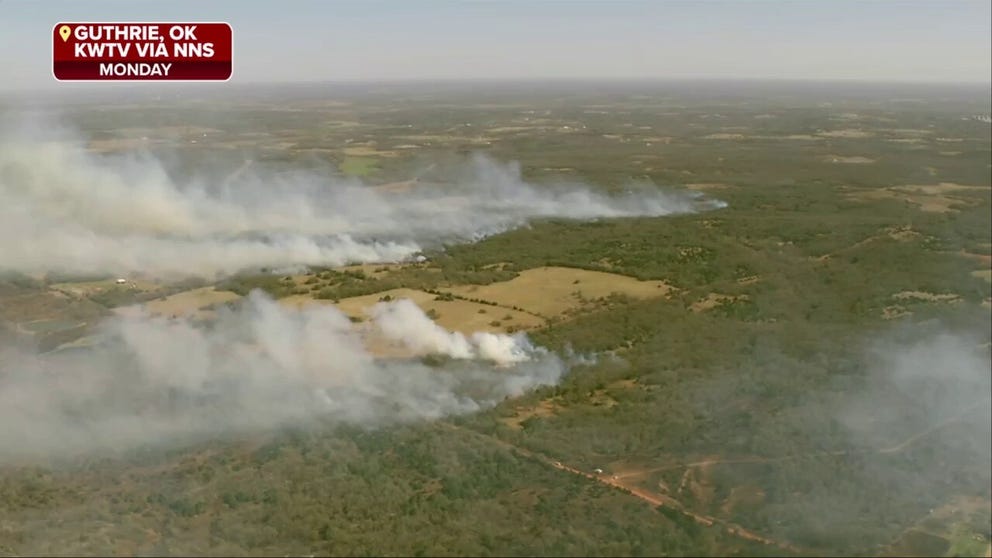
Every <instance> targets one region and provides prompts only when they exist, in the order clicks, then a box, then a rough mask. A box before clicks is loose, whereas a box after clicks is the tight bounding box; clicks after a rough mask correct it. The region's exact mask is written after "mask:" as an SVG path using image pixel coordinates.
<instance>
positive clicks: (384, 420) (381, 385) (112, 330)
mask: <svg viewBox="0 0 992 558" xmlns="http://www.w3.org/2000/svg"><path fill="white" fill-rule="evenodd" d="M375 316H376V317H375V322H374V326H373V327H374V328H376V329H379V330H381V331H382V332H384V333H386V335H387V336H389V337H391V338H396V339H402V340H404V341H405V342H407V344H408V345H410V346H411V347H412V348H414V349H415V350H417V352H419V353H440V354H445V355H449V356H451V357H454V358H455V359H459V360H458V361H457V362H453V363H452V364H451V365H450V366H448V365H446V366H440V367H431V366H427V365H425V364H422V363H421V362H419V361H417V360H413V359H407V360H399V359H389V360H386V359H378V358H376V357H375V356H374V355H373V354H372V353H370V352H369V351H368V350H367V349H366V347H365V344H364V342H363V339H362V336H361V333H360V332H359V330H357V329H356V328H355V327H354V325H353V324H352V323H351V322H350V321H349V319H348V318H347V317H346V316H345V315H344V314H342V313H341V312H339V311H338V310H337V309H335V308H334V307H331V306H324V305H315V306H314V307H308V308H304V309H302V310H295V309H288V308H286V307H284V306H281V305H279V304H278V303H276V302H274V301H273V300H271V299H269V298H268V297H267V296H266V295H264V294H262V293H261V292H253V293H252V294H251V295H250V296H249V297H248V298H247V300H246V303H245V304H244V305H242V306H241V307H240V308H238V309H235V310H225V311H223V312H222V313H221V315H220V316H219V318H218V320H217V321H216V322H215V323H213V324H211V325H210V326H209V327H207V328H203V327H196V326H194V325H192V324H191V323H189V322H188V321H184V320H166V319H162V318H153V317H149V316H147V315H135V316H128V317H119V318H115V319H112V320H110V321H108V322H106V323H105V324H104V325H103V331H102V335H103V336H104V337H105V339H104V342H102V343H100V344H99V345H98V346H95V347H92V348H87V349H74V350H68V351H58V352H56V353H52V354H48V355H43V356H38V355H31V354H26V353H23V352H13V351H7V352H5V353H0V424H3V425H4V427H3V428H2V429H0V460H2V459H8V458H24V457H32V456H39V455H43V456H70V455H75V454H86V453H91V452H104V451H116V450H126V449H128V448H134V447H138V446H147V445H158V444H162V443H169V442H182V441H192V440H195V439H197V438H203V437H206V436H215V435H219V434H225V433H227V434H229V433H237V432H244V431H254V430H260V429H269V428H273V427H279V426H282V425H291V424H296V423H300V422H302V421H307V420H315V419H321V420H327V421H330V422H334V423H338V424H353V425H363V426H384V425H389V424H395V423H399V422H408V421H415V420H430V419H437V418H440V417H444V416H448V415H456V414H463V413H469V412H473V411H477V410H480V409H484V408H487V407H491V406H493V405H495V404H496V403H498V402H500V401H502V400H503V399H505V398H506V397H513V396H518V395H521V394H522V393H524V392H525V391H527V390H530V389H534V388H535V387H538V386H542V385H551V384H555V383H557V382H558V380H559V379H560V378H561V376H562V374H564V373H565V371H566V364H565V363H564V362H563V361H562V360H561V359H559V358H558V357H557V356H555V355H554V354H551V353H550V352H548V351H546V350H543V349H539V348H535V347H533V346H532V345H531V344H530V343H529V342H528V341H527V339H526V337H524V336H522V335H518V336H514V337H511V336H507V335H495V334H485V335H478V336H471V337H470V339H466V338H465V337H463V336H461V335H460V334H457V333H451V332H447V331H445V330H443V329H442V328H440V327H438V326H437V325H435V324H434V323H433V322H431V321H430V319H429V318H427V317H426V316H424V315H423V313H422V312H421V311H420V309H419V308H418V307H417V306H416V305H414V304H413V303H412V302H410V301H408V300H400V301H396V302H392V303H386V304H382V305H380V306H378V307H377V308H376V314H375ZM494 363H498V364H499V365H500V366H494Z"/></svg>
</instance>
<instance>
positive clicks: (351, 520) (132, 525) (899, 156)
mask: <svg viewBox="0 0 992 558" xmlns="http://www.w3.org/2000/svg"><path fill="white" fill-rule="evenodd" d="M404 87H405V88H400V87H399V86H395V87H394V86H390V87H386V86H382V87H372V86H359V85H353V86H345V85H338V86H333V87H331V86H319V87H318V86H316V85H313V86H300V87H298V88H287V89H279V90H275V89H274V90H272V91H266V90H264V89H258V90H252V91H251V92H250V94H249V93H248V92H245V93H243V94H241V95H240V96H239V95H233V94H232V95H227V94H225V96H224V97H223V98H217V97H212V96H211V94H209V93H207V92H200V93H195V94H191V95H190V96H189V98H188V99H185V100H182V101H180V100H171V99H165V100H161V99H160V100H147V101H140V100H135V101H133V102H132V103H130V104H121V103H110V102H98V101H94V102H93V103H90V104H84V103H80V104H76V105H72V106H69V107H68V108H67V109H66V110H65V118H66V120H67V121H70V122H72V123H73V124H74V125H76V126H78V127H79V129H80V130H82V131H83V132H84V133H85V134H87V136H88V137H89V138H91V139H90V140H89V144H88V145H89V148H90V149H91V150H92V151H93V152H94V153H99V154H106V153H119V152H124V151H126V150H128V149H134V148H140V149H143V150H147V152H148V153H149V154H153V155H155V156H160V157H162V158H163V160H168V161H175V160H178V161H181V162H182V164H180V165H175V166H174V167H173V166H170V167H169V168H168V172H169V173H171V174H173V175H176V176H179V177H184V176H191V177H197V178H201V177H203V176H207V177H214V176H216V177H219V178H218V180H221V181H224V180H227V181H228V182H232V183H233V181H232V180H231V179H230V177H231V176H251V175H252V173H253V172H255V170H256V168H257V166H267V168H274V169H277V170H280V169H289V168H292V169H297V168H304V169H308V170H310V171H313V172H314V173H315V174H316V175H318V176H325V175H326V176H339V175H348V176H349V177H350V178H349V180H357V179H358V178H361V179H362V180H364V181H365V184H366V185H367V186H368V187H369V190H370V191H372V192H376V193H377V194H382V195H393V194H396V195H402V194H408V193H410V192H414V191H418V190H421V189H423V190H425V191H428V192H429V191H430V189H431V188H432V187H433V185H435V184H438V183H441V182H443V181H444V180H457V179H458V177H459V176H461V175H458V174H457V172H455V171H449V170H446V169H449V168H460V167H458V163H459V162H460V161H462V160H463V159H464V157H465V156H466V155H469V154H471V153H476V152H482V153H486V154H488V155H490V156H492V157H493V158H495V159H497V160H500V161H519V163H520V166H521V173H522V176H523V178H524V179H526V180H527V181H529V182H531V183H533V184H535V185H537V186H536V187H538V188H545V187H547V188H552V187H553V185H555V184H557V183H559V182H562V181H564V182H569V181H578V182H582V183H586V184H590V185H591V187H592V188H593V189H594V190H595V191H603V192H609V193H620V192H623V191H625V190H627V189H629V188H632V184H634V185H637V184H648V185H649V186H650V187H651V188H654V187H664V188H667V189H668V191H672V192H681V193H685V192H699V193H702V194H704V195H706V196H709V197H713V198H717V199H720V200H722V201H725V202H726V203H727V207H725V208H721V209H714V210H710V211H705V212H698V213H685V214H678V215H671V216H663V217H630V218H619V217H618V218H598V219H588V220H586V219H566V218H534V219H532V220H531V221H529V222H528V223H527V225H526V226H521V227H516V228H511V229H510V230H506V231H505V232H502V233H500V234H495V235H492V236H488V237H486V238H482V239H479V240H478V241H475V242H450V243H444V244H443V245H431V246H426V247H425V248H424V250H423V254H424V256H425V257H424V258H422V260H416V261H411V262H406V263H365V264H355V265H343V266H342V265H333V266H330V265H329V266H327V267H321V266H314V267H312V268H311V269H304V270H300V269H295V268H294V269H290V270H280V271H279V272H278V273H271V272H268V271H264V272H263V271H260V270H257V269H246V270H245V271H243V272H241V273H238V274H235V275H233V276H231V277H225V278H221V279H218V280H204V279H200V280H179V279H175V280H169V281H166V280H157V279H154V278H140V277H138V276H137V275H136V276H135V277H134V278H133V279H132V278H130V277H128V279H129V281H128V283H127V284H125V285H117V284H116V282H115V281H114V279H113V278H94V277H76V278H71V277H62V276H54V275H52V276H48V277H46V276H43V275H39V276H38V277H28V276H25V275H22V274H18V273H14V272H10V273H7V272H5V273H4V275H3V276H0V344H14V345H19V344H21V343H23V344H24V346H26V347H34V346H37V347H39V348H40V349H42V350H44V351H48V350H51V349H54V348H56V347H62V349H63V351H61V352H63V353H64V350H66V349H71V350H73V351H79V350H86V347H87V346H88V343H90V342H91V339H93V337H92V336H93V335H94V333H95V331H96V330H95V329H94V326H95V325H96V324H99V323H100V321H101V320H103V319H105V318H106V317H107V316H109V315H112V314H113V313H114V312H115V311H116V312H129V311H133V310H134V309H135V308H137V307H138V305H143V306H144V307H145V308H146V309H147V310H148V311H150V312H152V313H153V314H155V315H159V316H163V317H167V318H171V317H172V316H176V317H177V318H183V317H191V318H195V319H196V320H195V321H197V323H199V321H200V320H202V321H205V322H206V323H205V324H203V325H202V327H204V328H208V329H209V328H210V327H213V325H212V324H213V322H212V321H211V320H212V319H213V318H214V317H215V315H216V310H217V309H218V308H219V307H221V306H231V307H232V308H236V307H238V306H239V305H242V304H244V300H245V297H246V296H247V295H248V294H249V293H250V292H251V290H252V289H260V290H262V291H265V292H267V293H269V294H270V295H271V296H272V297H273V298H275V299H276V300H277V301H278V303H279V304H280V305H281V306H282V307H283V308H302V307H306V306H310V305H329V306H334V307H336V308H338V309H339V310H340V311H341V312H343V313H344V314H345V315H346V316H347V317H349V318H350V319H351V321H352V322H353V326H354V328H355V330H356V331H358V332H360V333H361V334H362V335H363V336H364V337H363V339H364V341H365V342H366V343H367V344H369V345H371V346H372V351H371V352H372V354H374V355H375V356H377V357H393V358H402V359H409V358H411V357H417V358H423V359H424V361H425V362H428V363H430V362H432V361H431V360H430V358H427V357H429V356H430V355H425V354H423V353H418V354H412V353H411V351H409V350H405V349H402V348H399V347H397V346H395V344H390V343H387V342H384V341H383V340H381V339H376V338H375V337H374V335H372V334H370V333H368V331H367V330H366V329H364V328H365V326H366V325H367V323H368V310H369V309H370V308H371V307H373V306H375V305H376V304H378V303H379V302H387V301H390V300H397V299H404V298H405V299H410V300H412V301H413V302H414V303H415V304H416V305H417V306H418V307H419V308H420V309H421V310H423V311H424V312H425V313H426V314H427V315H428V316H429V317H431V318H432V319H433V321H434V322H435V323H436V324H438V325H440V326H441V327H443V328H445V329H447V330H450V331H455V332H460V333H463V334H465V335H469V334H471V333H474V332H491V333H506V332H517V331H523V332H526V333H527V335H528V336H529V339H530V340H531V341H532V342H533V343H534V344H535V345H538V346H541V347H547V348H548V349H549V350H550V351H553V352H555V353H556V354H558V355H561V357H562V358H563V359H572V360H569V362H570V366H571V367H570V369H569V371H568V373H567V374H566V375H565V376H564V377H563V379H562V380H561V381H560V382H559V383H557V384H556V385H549V386H545V387H541V388H538V389H535V390H531V391H527V392H525V393H523V394H520V395H514V396H513V397H507V398H505V399H500V400H499V402H498V404H496V405H495V406H494V407H492V408H488V409H483V410H479V411H477V412H472V413H467V414H462V415H457V416H447V417H444V418H441V419H438V420H433V419H431V420H417V421H411V422H407V423H403V424H398V425H396V424H391V425H388V426H378V425H375V424H369V425H364V424H362V425H351V426H346V425H341V424H337V423H334V422H329V421H324V420H321V419H314V420H311V421H307V422H304V423H302V424H293V425H290V426H280V427H277V428H276V427H273V428H270V429H262V430H259V431H253V430H249V431H247V432H239V433H238V434H237V435H231V436H226V435H225V436H219V435H218V436H216V437H212V438H207V439H203V440H196V441H194V442H191V443H183V444H180V443H176V444H168V443H165V442H162V443H161V444H159V443H157V440H152V441H149V443H148V444H147V445H143V446H140V447H138V448H137V449H134V448H132V449H130V450H128V451H119V452H110V451H108V452H106V453H105V454H101V455H99V456H83V457H76V458H72V459H64V460H59V459H54V458H52V459H39V460H30V459H23V460H10V461H0V554H45V553H53V552H57V553H62V554H111V553H113V554H156V555H165V554H218V555H220V554H280V555H285V554H292V555H296V554H300V555H306V554H335V555H337V554H344V555H357V554H382V555H385V554H414V555H416V554H420V555H441V554H475V555H662V554H664V555H720V556H735V555H746V556H752V555H809V556H818V555H891V554H900V555H947V556H951V555H974V554H976V553H977V554H982V553H985V552H986V551H987V549H988V548H989V537H990V535H992V533H989V524H990V521H992V478H990V473H989V470H990V467H989V465H990V449H989V445H988V438H989V436H988V435H987V434H988V424H989V423H990V420H992V415H990V410H989V401H988V394H989V389H990V384H989V378H988V375H987V370H986V369H984V368H982V366H985V365H987V363H988V359H989V358H990V353H989V350H990V348H989V347H990V345H989V342H990V341H992V339H990V334H989V331H990V330H989V327H990V314H989V301H990V300H992V283H990V280H992V279H990V275H989V273H990V271H989V270H990V266H992V244H990V243H992V223H990V219H989V214H990V209H992V190H990V187H989V186H990V183H992V177H990V172H992V134H990V127H989V125H988V124H987V123H983V122H980V121H977V120H974V119H971V118H969V117H970V115H974V114H984V113H987V111H988V108H987V107H988V103H989V97H988V92H987V91H985V90H981V91H976V90H971V89H954V88H950V89H939V90H930V89H927V88H920V89H919V90H915V89H912V88H911V87H910V86H905V87H904V86H898V87H897V86H892V87H888V86H885V87H883V86H877V87H874V86H867V85H866V86H858V85H837V84H824V85H817V86H816V87H812V86H798V85H793V86H790V85H788V84H777V85H775V84H736V85H734V87H726V88H721V87H720V86H718V85H716V84H713V85H709V84H698V83H695V84H694V83H686V84H679V83H671V84H616V85H602V86H595V87H594V86H588V87H586V86H585V85H582V84H566V85H562V84H531V85H520V84H516V85H512V84H505V85H499V86H497V85H494V86H493V87H491V88H488V87H487V88H479V87H472V86H467V85H465V86H460V85H446V84H435V85H429V84H421V85H409V86H404ZM910 98H912V99H918V100H917V101H912V102H910V101H907V100H906V99H910ZM143 138H147V139H143ZM194 141H195V142H196V143H193V142H194ZM101 156H103V155H101ZM218 161H221V162H225V163H230V164H228V165H227V166H225V167H223V168H222V169H218V168H216V167H215V165H217V164H218ZM246 161H253V162H246ZM277 186H279V184H278V183H277V182H274V183H273V185H272V187H273V188H274V187H277ZM2 263H3V259H2V256H0V265H2ZM132 285H133V286H132ZM197 327H200V326H199V325H198V326H197ZM279 331H280V332H283V333H286V332H291V331H294V330H292V329H290V328H289V326H285V327H283V328H281V329H279ZM287 335H288V334H287ZM948 338H950V339H953V340H959V341H960V342H955V343H952V342H950V341H948V340H947V339H948ZM321 339H322V338H321ZM935 339H936V340H935ZM292 341H295V340H293V339H289V340H287V343H289V342H292ZM942 343H943V344H942ZM317 344H318V345H319V344H320V343H317ZM975 347H977V349H975V350H976V351H977V353H976V354H977V355H978V356H977V357H975V358H966V357H965V356H964V355H965V354H966V353H967V351H968V350H971V349H972V348H975ZM316 354H322V353H319V352H318V353H316ZM573 357H574V358H573ZM2 358H3V353H0V359H2ZM975 362H978V363H979V364H980V365H981V366H978V367H977V368H978V372H975V370H974V368H975V366H974V363H975ZM4 363H5V361H4V360H0V370H3V366H4ZM439 366H440V368H439V369H438V370H441V371H449V369H448V368H444V366H445V364H444V363H442V364H441V365H439ZM887 366H888V367H889V368H886V367H887ZM890 369H891V370H890ZM893 370H895V372H893ZM900 371H901V372H900ZM399 381H400V380H397V382H399ZM378 387H381V386H378ZM169 397H171V395H170V396H169ZM169 397H166V396H164V395H163V396H162V401H163V402H164V403H156V404H162V405H167V404H173V403H174V401H173V400H172V399H169ZM294 405H296V403H294ZM300 405H301V406H302V403H300ZM149 412H151V411H149ZM247 414H251V413H247ZM442 526H443V527H442Z"/></svg>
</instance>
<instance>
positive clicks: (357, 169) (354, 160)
mask: <svg viewBox="0 0 992 558" xmlns="http://www.w3.org/2000/svg"><path fill="white" fill-rule="evenodd" d="M347 151H348V150H347V149H346V150H345V152H346V153H347ZM378 169H379V165H378V163H377V162H376V159H375V158H373V157H351V156H349V157H345V158H344V160H343V161H341V164H340V165H338V170H340V171H341V173H342V174H346V175H348V176H367V175H369V174H371V173H373V172H375V171H376V170H378Z"/></svg>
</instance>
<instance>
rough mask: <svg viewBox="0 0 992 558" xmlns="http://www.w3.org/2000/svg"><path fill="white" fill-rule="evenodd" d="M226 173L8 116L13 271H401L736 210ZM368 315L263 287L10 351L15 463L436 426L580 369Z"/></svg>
mask: <svg viewBox="0 0 992 558" xmlns="http://www.w3.org/2000/svg"><path fill="white" fill-rule="evenodd" d="M213 166H217V165H213ZM209 171H210V172H211V175H212V176H211V178H204V177H202V176H200V177H197V176H195V175H193V176H192V177H189V176H190V175H191V173H189V172H176V168H174V167H173V166H172V165H170V164H168V163H166V162H163V160H160V159H156V158H154V157H152V156H151V155H150V154H149V153H147V152H145V153H128V154H118V155H96V154H93V153H91V152H89V151H87V149H86V148H85V146H84V142H83V140H82V139H81V138H79V137H76V136H75V135H74V134H73V133H72V132H71V131H69V130H66V129H65V128H60V127H58V126H55V125H44V124H42V123H39V122H37V121H21V122H17V123H11V122H10V121H7V122H0V269H7V270H14V271H18V272H22V273H32V274H33V273H46V272H52V271H55V272H69V273H80V274H91V273H93V274H109V273H114V274H129V273H134V272H140V273H142V274H145V275H150V276H156V277H160V278H166V279H169V278H172V277H178V276H183V277H185V276H200V277H205V278H210V277H217V276H222V275H225V274H231V273H236V272H238V271H241V270H245V269H258V268H261V267H267V268H294V267H305V266H316V265H320V266H334V265H341V264H346V263H355V262H396V261H403V260H405V259H407V258H411V257H412V256H414V255H416V254H417V253H418V252H420V251H421V250H423V249H425V248H427V247H439V246H443V245H444V244H446V243H450V242H463V241H472V240H476V239H479V238H482V237H484V236H486V235H491V234H495V233H498V232H501V231H505V230H508V229H511V228H514V227H519V226H523V225H526V224H527V222H528V221H530V220H532V219H536V218H545V217H557V218H572V219H593V218H600V217H625V216H660V215H668V214H673V213H680V212H690V211H696V210H699V209H706V208H713V207H719V206H720V205H721V204H720V202H714V201H705V200H702V199H699V198H694V197H692V196H685V195H682V194H666V193H663V192H661V191H659V190H658V189H656V188H653V187H652V188H638V189H628V191H627V193H626V194H624V195H621V196H608V195H605V194H603V193H600V192H596V191H594V190H592V189H590V188H588V187H587V186H585V185H582V184H564V183H559V184H550V185H542V186H540V187H536V186H533V185H531V184H528V183H526V182H525V181H524V180H523V179H522V177H521V172H520V168H519V167H518V166H516V165H504V164H500V163H497V162H494V161H492V160H490V159H487V158H485V157H477V158H475V159H474V160H473V161H472V164H471V168H470V169H469V172H467V173H462V174H457V175H453V176H450V177H449V178H448V179H445V180H438V181H437V182H436V183H433V182H432V183H428V184H413V185H412V186H411V185H410V184H404V185H400V186H399V187H391V188H376V187H371V186H368V185H366V184H363V183H361V182H359V181H356V180H349V179H345V178H342V177H339V176H334V175H331V176H322V175H318V174H316V173H313V172H309V173H308V172H303V171H289V172H276V171H275V170H274V169H268V170H266V169H265V168H263V167H262V166H261V165H253V164H251V163H250V162H246V163H244V164H242V165H240V166H237V165H235V166H234V167H232V168H231V169H229V170H225V171H224V172H220V171H218V170H217V169H216V168H212V169H209ZM177 176H187V177H189V178H183V179H179V178H176V177H177ZM218 176H219V177H220V178H218ZM370 318H371V319H370V320H369V321H368V322H367V323H366V324H365V325H364V326H363V327H366V328H369V330H370V331H365V332H362V331H360V330H359V329H358V328H356V327H355V325H354V324H352V323H351V321H350V320H349V319H348V318H347V317H346V316H344V315H343V314H341V313H340V312H338V311H337V310H336V309H334V308H331V307H318V308H309V309H303V310H289V309H286V308H284V307H282V306H281V305H279V304H276V303H275V302H274V301H272V300H270V299H268V298H266V297H265V296H264V295H261V294H259V293H253V294H252V295H251V296H250V297H248V299H247V300H246V301H245V304H243V305H241V306H240V307H239V308H238V309H237V310H229V309H225V310H222V311H221V313H220V315H219V318H218V319H217V320H215V321H213V322H211V323H210V324H207V325H206V326H197V325H194V324H193V323H191V322H188V321H183V320H179V321H176V320H166V319H162V318H154V317H151V316H149V315H145V314H140V315H136V316H132V315H129V316H123V315H122V316H117V317H114V318H111V319H109V320H107V321H106V322H105V323H103V324H102V326H101V335H100V337H101V338H102V341H101V342H100V343H98V344H96V345H94V346H91V347H88V348H83V349H79V348H77V349H69V350H60V351H57V352H55V353H49V354H45V355H37V354H32V353H29V352H26V351H22V350H3V349H0V424H3V428H2V429H0V459H7V458H19V457H29V456H69V455H75V454H80V453H90V452H94V451H109V450H127V449H129V448H134V447H138V446H144V445H155V444H160V443H163V442H170V441H186V440H192V439H196V438H202V437H207V436H213V435H217V434H222V433H230V432H240V431H254V430H258V429H270V428H274V427H279V426H281V425H287V424H294V423H299V422H301V421H307V420H317V419H319V420H328V421H331V422H335V423H339V424H357V425H365V426H381V425H387V424H391V423H397V422H403V421H413V420H429V419H436V418H439V417H443V416H448V415H454V414H460V413H468V412H473V411H477V410H479V409H483V408H486V407H490V406H492V405H495V404H496V403H498V402H499V401H502V400H503V399H505V398H506V397H512V396H516V395H520V394H522V393H523V392H525V391H527V390H530V389H533V388H535V387H537V386H542V385H549V384H554V383H556V382H557V381H558V380H559V379H560V377H561V376H562V374H564V373H565V371H566V363H565V362H563V361H562V359H560V358H559V357H557V356H556V355H554V354H552V353H550V352H548V351H546V350H544V349H542V348H539V347H535V346H533V345H532V344H531V343H530V342H529V340H528V339H527V337H526V336H525V335H523V334H517V335H513V336H510V335H500V334H492V333H485V332H477V333H473V334H470V335H464V334H462V333H457V332H450V331H447V330H445V329H444V328H442V327H440V326H438V325H437V324H435V323H434V322H432V321H431V320H430V319H429V318H428V317H427V316H425V315H424V314H423V312H422V311H421V310H420V309H419V308H418V307H417V306H416V305H415V304H414V303H412V302H411V301H408V300H401V301H396V302H392V303H386V304H379V305H377V306H376V307H374V308H373V309H372V310H371V313H370ZM368 335H373V336H376V337H377V338H378V339H380V340H386V341H387V342H389V343H392V344H393V345H400V346H402V347H404V348H405V350H406V351H408V352H412V353H414V354H415V355H423V354H439V355H445V356H447V357H449V359H447V360H446V361H445V362H444V363H443V365H440V366H428V365H427V364H424V363H422V362H420V361H417V360H414V359H412V358H408V359H396V358H393V359H381V358H377V357H376V356H375V355H374V354H372V353H371V352H370V351H369V350H368V349H367V348H366V346H367V344H366V342H367V341H368V339H365V338H363V337H367V336H368ZM370 346H371V345H370Z"/></svg>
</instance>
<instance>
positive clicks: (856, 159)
mask: <svg viewBox="0 0 992 558" xmlns="http://www.w3.org/2000/svg"><path fill="white" fill-rule="evenodd" d="M824 160H826V161H827V162H828V163H843V164H847V165H866V164H868V163H874V162H875V159H870V158H868V157H860V156H857V155H855V156H851V157H845V156H843V155H826V156H824Z"/></svg>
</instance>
